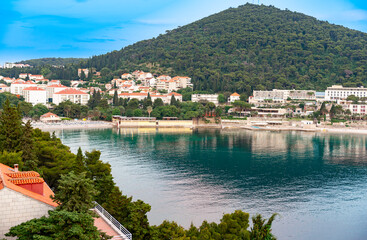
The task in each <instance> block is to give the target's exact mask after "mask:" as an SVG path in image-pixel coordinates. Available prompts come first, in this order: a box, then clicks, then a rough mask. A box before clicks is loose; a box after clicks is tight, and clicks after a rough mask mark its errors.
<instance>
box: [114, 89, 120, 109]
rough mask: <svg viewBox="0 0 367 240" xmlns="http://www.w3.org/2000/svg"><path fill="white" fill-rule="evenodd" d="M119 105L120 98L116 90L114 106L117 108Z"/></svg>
mask: <svg viewBox="0 0 367 240" xmlns="http://www.w3.org/2000/svg"><path fill="white" fill-rule="evenodd" d="M118 104H119V96H118V94H117V91H116V90H115V93H114V94H113V105H114V106H117V105H118Z"/></svg>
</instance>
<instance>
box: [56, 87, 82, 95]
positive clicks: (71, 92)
mask: <svg viewBox="0 0 367 240" xmlns="http://www.w3.org/2000/svg"><path fill="white" fill-rule="evenodd" d="M54 94H64V95H85V94H88V93H85V92H82V91H80V90H77V89H74V88H68V89H64V90H61V91H60V92H57V93H54Z"/></svg>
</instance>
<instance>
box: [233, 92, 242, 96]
mask: <svg viewBox="0 0 367 240" xmlns="http://www.w3.org/2000/svg"><path fill="white" fill-rule="evenodd" d="M239 96H240V95H239V94H238V93H236V92H235V93H233V94H232V95H231V97H239Z"/></svg>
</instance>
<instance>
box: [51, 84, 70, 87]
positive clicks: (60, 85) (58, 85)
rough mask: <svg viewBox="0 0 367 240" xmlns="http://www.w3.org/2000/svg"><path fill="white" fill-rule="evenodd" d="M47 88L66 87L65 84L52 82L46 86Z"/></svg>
mask: <svg viewBox="0 0 367 240" xmlns="http://www.w3.org/2000/svg"><path fill="white" fill-rule="evenodd" d="M47 87H48V88H67V86H64V85H62V84H52V85H49V86H47Z"/></svg>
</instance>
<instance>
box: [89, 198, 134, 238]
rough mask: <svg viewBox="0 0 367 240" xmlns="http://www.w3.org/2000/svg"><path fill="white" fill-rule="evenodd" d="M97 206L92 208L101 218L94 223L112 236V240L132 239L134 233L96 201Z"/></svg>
mask: <svg viewBox="0 0 367 240" xmlns="http://www.w3.org/2000/svg"><path fill="white" fill-rule="evenodd" d="M94 204H95V207H94V208H93V209H92V210H93V211H94V212H95V213H97V214H98V216H99V218H96V219H95V220H94V225H95V226H96V227H97V228H98V229H99V230H101V231H102V232H105V233H106V234H107V235H109V236H111V237H112V240H132V239H133V236H132V234H131V233H130V232H129V231H128V230H127V229H126V228H125V227H124V226H122V225H121V224H120V223H119V222H118V221H117V220H116V219H115V218H114V217H113V216H112V215H111V214H109V213H108V212H107V211H106V210H105V209H104V208H103V207H102V206H101V205H99V204H98V203H97V202H94Z"/></svg>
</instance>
